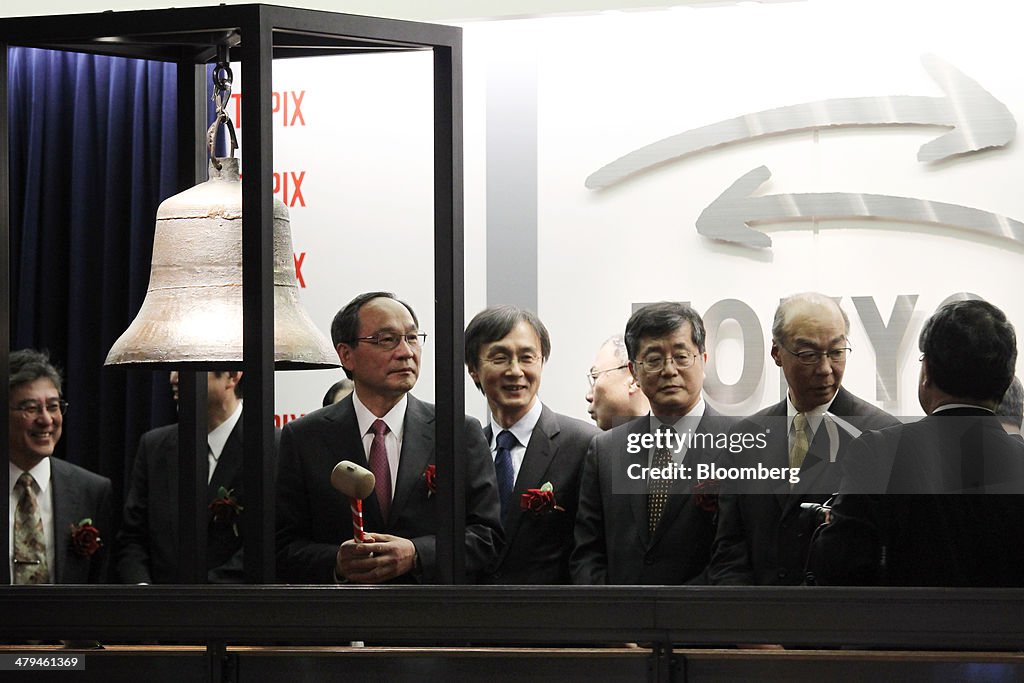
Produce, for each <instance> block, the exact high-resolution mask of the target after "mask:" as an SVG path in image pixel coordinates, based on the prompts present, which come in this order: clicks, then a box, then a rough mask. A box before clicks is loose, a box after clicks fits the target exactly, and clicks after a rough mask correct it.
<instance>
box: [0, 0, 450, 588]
mask: <svg viewBox="0 0 1024 683" xmlns="http://www.w3.org/2000/svg"><path fill="white" fill-rule="evenodd" d="M236 37H237V38H238V39H240V43H239V44H238V45H237V47H234V48H233V49H232V50H231V57H232V59H237V60H239V61H240V62H241V63H242V65H243V67H244V68H243V72H242V90H243V91H244V92H245V97H244V98H243V100H242V103H241V107H242V120H243V121H244V122H245V124H244V125H245V141H246V147H245V174H244V176H243V178H242V211H243V213H244V215H245V216H246V219H245V224H244V226H243V234H242V262H243V268H242V286H243V309H242V310H243V362H242V370H243V371H244V372H245V373H246V414H247V415H248V416H249V417H247V418H246V420H245V422H244V434H243V441H244V444H245V475H244V476H245V490H246V496H247V498H248V500H249V501H250V502H249V504H250V505H251V507H252V510H254V511H255V510H258V511H259V514H253V515H246V516H245V518H243V524H246V525H247V526H246V529H245V531H246V534H245V556H246V559H247V561H246V568H245V571H246V578H247V580H248V581H249V582H252V583H267V582H271V581H273V579H274V548H273V538H274V518H273V510H274V488H273V481H274V477H273V462H274V459H273V451H272V449H273V443H274V440H273V414H274V411H273V398H274V349H273V331H274V309H273V306H274V302H273V240H272V237H273V194H272V192H271V190H270V188H271V187H272V179H273V176H272V174H273V130H272V125H271V121H272V112H271V106H272V103H271V97H272V89H271V71H272V64H273V59H274V58H280V57H307V56H314V55H326V54H338V53H357V52H378V51H382V50H383V51H406V50H432V51H433V53H434V263H435V264H436V266H435V278H434V287H435V289H434V294H435V302H436V303H435V316H436V320H437V329H436V331H435V332H434V334H433V339H435V340H436V341H435V346H436V349H437V351H436V354H437V374H436V386H435V396H436V399H435V402H436V404H437V423H436V430H437V434H436V443H437V467H438V469H439V470H440V471H442V472H452V473H453V476H451V477H445V478H443V479H441V480H440V482H441V483H440V488H439V491H438V502H439V506H440V509H441V512H442V514H441V515H440V517H441V519H442V520H445V521H444V524H443V528H442V529H441V530H440V534H439V538H438V560H439V563H440V566H439V575H440V577H441V579H442V581H444V582H447V583H453V582H455V581H456V580H457V577H459V576H461V574H462V572H461V570H460V569H457V568H461V567H462V566H463V558H462V554H463V549H462V544H461V543H452V541H451V539H453V538H461V537H462V535H463V527H464V521H463V520H464V513H463V507H464V501H463V497H462V496H455V495H454V492H455V491H456V490H459V486H460V484H461V482H462V480H463V473H462V471H461V464H460V463H458V462H457V461H456V459H455V457H454V453H456V452H459V450H460V449H461V439H462V436H461V435H462V430H461V429H457V428H456V427H457V419H456V417H457V416H458V419H459V420H461V419H462V415H463V413H464V412H465V397H464V395H463V390H462V375H461V372H462V348H461V345H456V344H455V340H456V339H461V334H462V328H463V233H462V230H463V228H462V220H463V212H462V83H461V70H462V42H461V41H462V37H461V29H458V28H453V27H448V26H438V25H434V24H421V23H415V22H407V21H397V20H391V19H375V18H370V17H361V16H354V15H345V14H335V13H330V12H321V11H316V10H303V9H290V8H284V7H276V6H272V5H255V4H254V5H234V6H224V5H221V6H218V7H207V8H197V9H180V10H178V9H172V10H147V11H138V12H103V13H99V14H80V15H67V16H53V17H27V18H14V19H3V20H0V48H2V50H0V52H2V53H3V55H4V57H3V59H4V62H5V63H6V58H7V47H8V46H10V45H19V46H27V47H39V48H50V49H59V50H71V51H78V52H88V53H94V54H105V55H114V56H121V57H134V58H141V59H156V60H163V61H173V62H175V63H177V65H178V83H179V89H178V102H177V108H178V150H179V159H180V162H179V185H180V188H181V189H185V188H187V187H191V186H192V185H194V184H196V183H197V182H201V181H202V180H205V177H206V158H207V157H206V148H205V144H204V135H203V128H204V126H205V121H206V92H205V83H204V78H205V71H204V68H203V67H202V66H201V65H202V64H204V63H206V62H209V61H211V60H214V59H215V58H216V53H217V49H216V48H217V45H218V44H221V43H224V42H226V41H228V40H231V41H232V42H234V40H235V39H236ZM5 63H4V65H3V66H4V67H5ZM0 78H3V87H2V88H0V90H2V92H3V98H4V101H3V102H0V104H3V105H4V106H3V109H2V111H3V112H6V111H7V109H6V104H5V102H6V97H7V81H6V78H7V69H6V68H3V69H2V75H0ZM6 126H7V121H6V118H4V122H3V130H2V131H0V133H2V137H3V142H2V145H3V147H2V148H0V151H2V159H0V181H2V183H0V185H2V187H0V214H2V215H0V244H2V245H3V246H2V247H0V249H2V251H0V261H2V263H0V281H4V282H6V281H9V279H10V268H9V264H8V260H7V258H6V256H7V251H8V249H9V235H10V224H9V221H10V218H9V216H10V213H9V207H10V201H9V195H8V193H9V180H8V170H9V169H8V163H9V155H8V149H7V133H6ZM2 305H3V306H4V311H5V313H4V314H3V315H2V316H0V319H2V322H0V374H3V373H6V372H7V370H8V363H7V358H6V356H7V353H8V348H9V345H10V332H9V316H10V313H9V303H8V302H3V304H2ZM339 305H340V302H339ZM200 365H201V364H192V366H191V367H190V369H189V372H188V373H184V374H186V375H188V376H187V377H185V378H184V381H183V382H182V386H181V401H180V404H179V411H180V414H181V420H180V423H179V434H180V436H181V438H180V439H179V444H180V449H181V457H182V460H183V462H194V463H197V465H196V471H195V472H192V471H191V470H190V469H189V468H182V470H181V472H182V477H181V480H180V481H179V491H180V493H181V494H182V495H181V496H179V501H180V511H179V518H180V521H181V525H180V529H181V558H182V562H181V563H180V567H181V576H180V580H181V581H182V582H197V583H201V582H204V581H205V569H204V566H203V565H204V561H205V558H204V557H203V552H199V553H196V551H195V549H196V548H200V549H202V548H205V543H204V542H203V541H204V534H205V526H204V525H203V524H201V523H200V521H201V520H202V519H203V518H204V517H203V515H197V514H196V511H197V510H198V511H202V510H203V507H204V502H205V501H203V500H202V497H203V496H204V495H205V493H204V491H205V483H204V482H203V477H202V473H201V472H202V468H201V467H200V465H203V464H204V463H202V462H200V461H201V460H202V458H200V457H197V456H198V455H201V454H203V453H205V450H206V447H205V445H204V442H205V438H203V437H205V429H204V428H203V426H204V420H205V408H204V406H205V401H204V400H203V396H202V395H201V394H202V393H203V392H202V391H200V390H198V389H197V386H198V385H201V384H202V382H201V381H199V376H198V375H194V374H193V372H192V370H193V369H196V370H200V369H202V370H205V369H207V368H203V367H200ZM0 379H2V378H0ZM0 391H3V392H7V382H3V383H2V389H0ZM4 397H5V403H6V393H4ZM6 429H7V424H6V422H4V424H3V427H2V428H0V436H2V435H3V433H5V432H6ZM5 442H6V441H5ZM204 466H205V465H204ZM7 479H8V474H7V470H6V469H3V473H2V474H0V483H3V482H6V481H7ZM8 533H9V531H8V530H7V528H6V525H5V527H4V531H3V535H0V541H2V540H5V539H6V535H7V534H8Z"/></svg>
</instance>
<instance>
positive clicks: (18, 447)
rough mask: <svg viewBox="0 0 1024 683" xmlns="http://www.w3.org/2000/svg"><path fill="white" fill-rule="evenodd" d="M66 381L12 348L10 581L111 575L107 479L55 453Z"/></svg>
mask: <svg viewBox="0 0 1024 683" xmlns="http://www.w3.org/2000/svg"><path fill="white" fill-rule="evenodd" d="M61 384H62V381H61V374H60V371H58V370H57V369H56V368H55V367H54V366H53V365H51V364H50V359H49V357H48V356H47V355H46V354H45V353H40V352H39V351H35V350H32V349H22V350H20V351H14V352H13V353H11V355H10V382H9V387H10V389H9V391H10V400H9V403H8V405H9V406H10V411H9V413H10V414H9V416H8V418H9V422H8V425H9V433H8V451H9V458H10V464H9V470H10V477H11V479H10V484H11V490H10V492H9V493H10V506H11V507H10V510H11V521H10V527H9V529H10V546H9V548H8V550H9V555H8V556H9V558H10V562H9V563H8V565H7V570H8V577H7V578H8V580H7V582H9V583H13V584H39V583H103V582H105V581H106V580H107V565H108V563H109V547H108V545H109V544H110V543H112V542H113V526H112V524H111V502H110V495H111V485H110V480H109V479H107V478H106V477H101V476H99V475H97V474H93V473H92V472H89V471H88V470H84V469H82V468H81V467H78V466H76V465H72V464H71V463H69V462H65V461H63V460H59V459H57V458H53V457H51V456H52V455H53V451H54V448H55V447H56V445H57V442H58V441H60V437H61V430H62V427H63V424H64V414H65V413H66V412H67V408H68V404H67V401H65V400H63V399H62V398H61Z"/></svg>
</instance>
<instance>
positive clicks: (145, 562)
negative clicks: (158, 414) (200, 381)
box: [117, 371, 280, 583]
mask: <svg viewBox="0 0 1024 683" xmlns="http://www.w3.org/2000/svg"><path fill="white" fill-rule="evenodd" d="M170 382H171V390H172V392H173V393H174V398H175V401H177V398H178V373H177V372H171V375H170ZM206 387H207V388H206V430H207V446H208V450H207V452H206V454H205V457H206V459H207V465H208V466H207V487H206V496H207V498H208V500H209V501H210V506H209V507H210V519H209V523H208V525H207V531H206V566H207V581H208V582H209V583H243V582H244V580H245V574H244V565H243V553H242V546H243V541H244V539H243V534H242V528H243V525H242V524H241V523H240V520H239V516H240V514H241V513H242V511H243V510H245V509H248V514H252V513H253V512H254V509H253V508H252V505H251V503H247V502H246V501H245V495H244V491H243V488H242V485H243V480H244V477H243V469H242V462H243V450H242V403H243V401H242V373H241V372H235V371H232V372H227V371H218V372H209V373H207V382H206ZM277 434H278V435H279V434H280V432H278V433H277ZM179 464H180V463H179V462H178V425H177V424H171V425H166V426H164V427H157V428H156V429H152V430H150V431H148V432H146V433H145V434H143V435H142V438H141V439H140V440H139V449H138V453H137V455H136V456H135V464H134V465H133V467H132V478H131V485H130V487H129V489H128V496H127V498H126V499H125V504H124V518H123V522H122V525H121V531H120V532H119V533H118V535H117V545H118V552H117V573H118V576H119V577H120V580H121V581H122V582H123V583H175V582H181V581H182V579H181V577H180V576H179V566H178V557H179V555H178V553H179V550H178V478H179V475H178V472H179V469H180V468H179Z"/></svg>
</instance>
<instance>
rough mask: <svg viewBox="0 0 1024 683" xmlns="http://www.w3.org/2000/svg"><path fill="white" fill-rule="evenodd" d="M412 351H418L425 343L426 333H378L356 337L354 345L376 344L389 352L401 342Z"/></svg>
mask: <svg viewBox="0 0 1024 683" xmlns="http://www.w3.org/2000/svg"><path fill="white" fill-rule="evenodd" d="M403 339H404V340H405V343H406V344H408V345H409V346H411V347H412V348H414V349H418V348H419V347H420V346H422V345H423V344H426V343H427V333H426V332H413V333H411V334H398V333H397V332H379V333H377V334H373V335H370V336H369V337H356V343H357V344H358V343H359V342H366V343H367V344H376V345H377V346H379V347H381V348H382V349H384V350H385V351H391V350H392V349H396V348H398V345H399V344H401V343H402V340H403Z"/></svg>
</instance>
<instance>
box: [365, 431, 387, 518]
mask: <svg viewBox="0 0 1024 683" xmlns="http://www.w3.org/2000/svg"><path fill="white" fill-rule="evenodd" d="M371 430H372V431H373V443H372V444H370V471H371V472H373V478H374V480H375V481H374V485H373V490H374V491H375V492H376V493H377V507H379V508H380V516H381V517H382V518H383V519H384V521H385V522H387V521H388V511H389V510H390V508H391V467H390V466H389V465H388V450H387V448H385V447H384V435H385V434H387V433H388V425H387V423H386V422H384V420H374V422H373V426H372V427H371Z"/></svg>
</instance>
